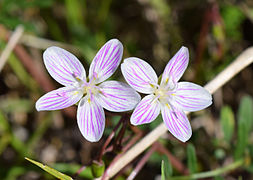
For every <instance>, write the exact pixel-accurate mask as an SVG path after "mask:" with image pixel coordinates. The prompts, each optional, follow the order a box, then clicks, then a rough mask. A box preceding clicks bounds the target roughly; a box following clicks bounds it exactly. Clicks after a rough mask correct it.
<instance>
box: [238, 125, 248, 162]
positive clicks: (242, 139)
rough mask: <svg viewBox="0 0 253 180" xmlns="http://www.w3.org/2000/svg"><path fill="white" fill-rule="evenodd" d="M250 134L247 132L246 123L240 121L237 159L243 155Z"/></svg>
mask: <svg viewBox="0 0 253 180" xmlns="http://www.w3.org/2000/svg"><path fill="white" fill-rule="evenodd" d="M247 142H248V136H247V133H246V123H245V122H243V121H239V124H238V137H237V143H236V148H235V159H239V158H241V157H242V156H243V154H244V151H245V148H246V146H247Z"/></svg>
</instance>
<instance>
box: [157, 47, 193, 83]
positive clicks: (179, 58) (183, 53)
mask: <svg viewBox="0 0 253 180" xmlns="http://www.w3.org/2000/svg"><path fill="white" fill-rule="evenodd" d="M188 62H189V51H188V49H187V48H186V47H184V46H183V47H181V48H180V50H179V51H178V52H177V53H176V54H175V55H174V56H173V57H172V58H171V60H170V61H169V62H168V64H167V66H166V67H165V69H164V72H163V75H162V81H161V82H162V83H167V82H168V81H169V80H171V79H172V81H173V82H177V81H178V80H179V79H180V78H181V77H182V75H183V74H184V71H185V70H186V68H187V66H188Z"/></svg>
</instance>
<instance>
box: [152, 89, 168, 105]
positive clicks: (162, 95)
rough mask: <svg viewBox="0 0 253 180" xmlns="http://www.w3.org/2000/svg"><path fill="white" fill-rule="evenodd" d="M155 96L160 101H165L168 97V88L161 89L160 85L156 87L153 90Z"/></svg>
mask: <svg viewBox="0 0 253 180" xmlns="http://www.w3.org/2000/svg"><path fill="white" fill-rule="evenodd" d="M154 94H155V96H156V97H157V98H158V99H159V100H160V102H166V100H167V98H168V90H166V89H163V88H161V87H159V88H157V89H156V90H155V91H154Z"/></svg>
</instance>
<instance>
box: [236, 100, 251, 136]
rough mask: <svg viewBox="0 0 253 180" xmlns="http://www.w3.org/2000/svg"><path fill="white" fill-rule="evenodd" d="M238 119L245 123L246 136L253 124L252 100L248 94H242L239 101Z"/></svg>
mask: <svg viewBox="0 0 253 180" xmlns="http://www.w3.org/2000/svg"><path fill="white" fill-rule="evenodd" d="M238 121H239V122H244V123H245V124H246V132H245V133H247V136H248V135H249V134H250V131H251V130H252V125H253V100H252V98H251V97H250V96H244V97H243V98H242V100H241V102H240V106H239V112H238Z"/></svg>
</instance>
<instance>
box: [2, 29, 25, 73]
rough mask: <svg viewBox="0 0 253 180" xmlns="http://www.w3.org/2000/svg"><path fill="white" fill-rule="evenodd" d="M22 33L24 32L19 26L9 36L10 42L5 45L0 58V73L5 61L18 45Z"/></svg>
mask: <svg viewBox="0 0 253 180" xmlns="http://www.w3.org/2000/svg"><path fill="white" fill-rule="evenodd" d="M23 32H24V28H23V26H21V25H20V26H18V27H17V28H16V29H15V31H14V32H13V34H12V35H11V37H10V40H9V41H8V44H7V45H6V47H5V49H4V51H3V52H2V54H1V56H0V72H1V70H2V69H3V67H4V65H5V63H6V61H7V60H8V58H9V56H10V54H11V52H12V50H13V49H14V47H15V46H16V45H17V44H18V41H19V39H20V38H21V36H22V34H23Z"/></svg>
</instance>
